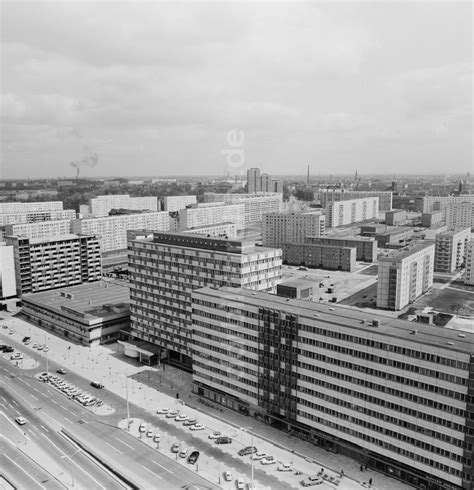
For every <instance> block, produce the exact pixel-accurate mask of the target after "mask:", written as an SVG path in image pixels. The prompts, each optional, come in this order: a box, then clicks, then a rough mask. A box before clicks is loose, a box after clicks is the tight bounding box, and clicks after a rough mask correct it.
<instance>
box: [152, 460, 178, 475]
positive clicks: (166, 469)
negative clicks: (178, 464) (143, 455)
mask: <svg viewBox="0 0 474 490" xmlns="http://www.w3.org/2000/svg"><path fill="white" fill-rule="evenodd" d="M151 462H152V463H153V464H156V465H158V466H159V467H160V468H163V469H164V470H165V471H167V472H168V473H171V474H172V475H173V474H174V472H173V471H171V470H169V469H168V468H165V467H164V466H162V465H161V464H160V463H157V462H156V461H151Z"/></svg>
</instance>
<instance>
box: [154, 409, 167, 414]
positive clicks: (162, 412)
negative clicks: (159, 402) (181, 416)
mask: <svg viewBox="0 0 474 490" xmlns="http://www.w3.org/2000/svg"><path fill="white" fill-rule="evenodd" d="M169 411H170V409H169V408H159V409H158V410H157V411H156V413H157V414H166V413H168V412H169Z"/></svg>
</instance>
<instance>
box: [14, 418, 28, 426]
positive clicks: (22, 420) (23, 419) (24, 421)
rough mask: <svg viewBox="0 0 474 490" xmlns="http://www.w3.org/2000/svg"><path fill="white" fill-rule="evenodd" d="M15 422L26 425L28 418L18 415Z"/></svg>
mask: <svg viewBox="0 0 474 490" xmlns="http://www.w3.org/2000/svg"><path fill="white" fill-rule="evenodd" d="M15 422H16V423H17V424H18V425H25V424H26V419H25V418H24V417H17V418H16V419H15Z"/></svg>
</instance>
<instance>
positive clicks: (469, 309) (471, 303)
mask: <svg viewBox="0 0 474 490" xmlns="http://www.w3.org/2000/svg"><path fill="white" fill-rule="evenodd" d="M411 306H415V307H416V308H420V309H421V308H424V307H427V306H430V307H432V308H433V310H435V311H440V312H443V313H451V314H455V315H465V316H470V315H474V294H473V293H472V292H468V291H466V292H464V291H459V290H453V289H449V288H446V289H432V290H431V292H430V293H428V294H426V295H425V296H423V298H420V299H419V300H417V301H415V303H413V305H411Z"/></svg>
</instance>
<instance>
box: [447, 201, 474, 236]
mask: <svg viewBox="0 0 474 490" xmlns="http://www.w3.org/2000/svg"><path fill="white" fill-rule="evenodd" d="M473 208H474V202H472V203H470V202H456V203H451V204H447V205H446V210H445V212H446V218H445V221H446V226H447V227H448V230H451V229H453V228H465V227H467V226H469V228H471V226H472V225H473V211H474V210H473Z"/></svg>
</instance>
